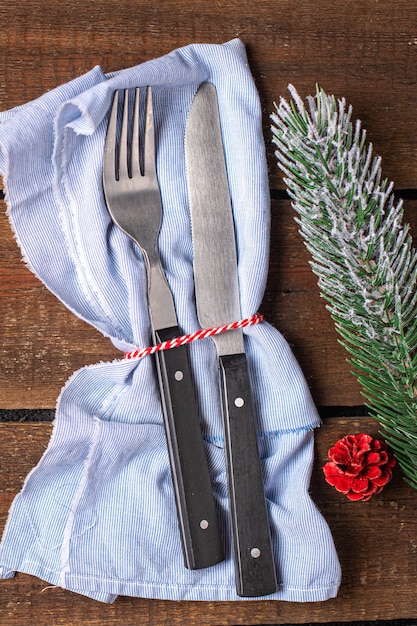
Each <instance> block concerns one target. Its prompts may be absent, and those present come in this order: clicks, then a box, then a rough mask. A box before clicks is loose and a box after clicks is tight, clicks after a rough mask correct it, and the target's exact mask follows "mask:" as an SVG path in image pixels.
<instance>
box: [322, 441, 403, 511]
mask: <svg viewBox="0 0 417 626" xmlns="http://www.w3.org/2000/svg"><path fill="white" fill-rule="evenodd" d="M328 457H329V463H326V464H325V465H324V467H323V472H324V475H325V478H326V481H327V482H328V483H329V485H332V486H333V487H335V489H336V490H337V491H339V492H340V493H343V494H345V495H346V496H347V497H348V498H349V500H362V501H364V502H365V501H366V500H369V499H370V498H371V497H372V496H373V495H375V494H377V493H379V492H380V491H382V489H383V488H384V487H385V485H386V484H387V483H388V482H389V481H390V480H391V477H392V468H393V467H394V465H395V459H394V457H393V456H392V454H391V453H390V452H389V451H388V448H387V445H386V443H385V442H384V441H380V440H379V439H374V438H373V437H371V436H370V435H367V434H365V433H362V434H360V435H347V436H346V437H343V438H342V439H339V441H337V442H336V444H335V445H334V446H333V448H330V450H329V453H328Z"/></svg>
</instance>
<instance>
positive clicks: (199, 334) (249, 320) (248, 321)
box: [124, 313, 264, 359]
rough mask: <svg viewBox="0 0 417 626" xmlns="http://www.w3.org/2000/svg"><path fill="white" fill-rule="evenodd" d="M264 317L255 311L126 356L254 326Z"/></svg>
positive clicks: (126, 357)
mask: <svg viewBox="0 0 417 626" xmlns="http://www.w3.org/2000/svg"><path fill="white" fill-rule="evenodd" d="M263 319H264V316H263V315H261V314H260V313H255V315H252V316H251V317H246V318H245V319H243V320H240V321H238V322H232V323H230V324H225V325H224V326H215V327H213V328H205V329H200V330H197V331H196V332H195V333H190V334H188V335H182V336H181V337H175V338H174V339H169V340H168V341H163V342H162V343H158V344H157V345H156V346H148V347H147V348H137V349H136V350H132V352H125V355H124V358H125V359H141V358H142V357H144V356H148V355H149V354H155V352H160V351H161V350H170V349H171V348H178V347H179V346H184V345H186V344H187V343H191V342H192V341H197V340H199V339H205V338H206V337H213V336H214V335H220V334H221V333H225V332H227V331H228V330H236V329H238V328H246V327H247V326H253V325H254V324H259V323H260V322H262V320H263Z"/></svg>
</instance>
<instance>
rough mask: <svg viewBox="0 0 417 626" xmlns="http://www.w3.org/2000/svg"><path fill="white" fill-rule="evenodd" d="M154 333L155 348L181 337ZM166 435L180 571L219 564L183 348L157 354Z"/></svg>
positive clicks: (172, 330)
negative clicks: (180, 548) (180, 552)
mask: <svg viewBox="0 0 417 626" xmlns="http://www.w3.org/2000/svg"><path fill="white" fill-rule="evenodd" d="M182 334H183V333H181V331H180V329H179V328H178V327H172V328H167V329H163V330H155V339H156V341H157V342H158V343H162V342H164V341H168V340H170V339H174V338H175V337H179V336H181V335H182ZM156 362H157V369H158V375H159V379H160V386H161V396H162V402H163V408H164V420H165V431H166V437H167V442H168V450H169V456H170V463H171V472H172V474H173V483H174V490H175V498H176V505H177V512H178V521H179V527H180V532H181V538H182V546H183V552H184V560H185V565H186V567H188V568H189V569H199V568H203V567H209V566H211V565H215V564H216V563H219V562H220V561H222V560H223V559H224V555H223V543H222V538H221V535H220V530H219V525H218V520H217V510H216V504H215V500H214V496H213V489H212V485H211V480H210V475H209V470H208V462H207V457H206V453H205V450H204V445H203V439H202V433H201V428H200V423H199V418H198V410H197V402H196V398H195V393H194V387H193V381H192V376H191V369H190V364H189V359H188V349H187V347H186V346H185V345H184V346H180V347H177V348H173V349H171V350H165V351H161V352H157V353H156Z"/></svg>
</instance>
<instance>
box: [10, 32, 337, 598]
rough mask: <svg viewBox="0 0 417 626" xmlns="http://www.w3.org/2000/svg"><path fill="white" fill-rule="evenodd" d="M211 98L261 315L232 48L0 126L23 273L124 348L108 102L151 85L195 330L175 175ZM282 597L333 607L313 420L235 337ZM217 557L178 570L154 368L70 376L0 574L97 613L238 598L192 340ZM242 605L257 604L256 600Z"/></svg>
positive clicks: (193, 55) (124, 277) (250, 92)
mask: <svg viewBox="0 0 417 626" xmlns="http://www.w3.org/2000/svg"><path fill="white" fill-rule="evenodd" d="M205 81H210V82H212V83H214V85H215V86H216V88H217V93H218V98H219V107H220V116H221V125H222V132H223V134H224V146H225V153H226V160H227V167H228V176H229V183H230V191H231V197H232V203H233V212H234V219H235V224H236V237H237V248H238V258H239V267H238V271H239V282H240V290H241V293H240V295H241V307H242V317H243V318H244V317H249V316H251V315H252V314H253V313H255V312H256V311H257V310H258V307H259V305H260V303H261V299H262V297H263V292H264V289H265V282H266V276H267V269H268V249H269V188H268V179H267V170H266V159H265V150H264V143H263V138H262V127H261V113H260V104H259V99H258V94H257V92H256V88H255V86H254V82H253V79H252V76H251V73H250V70H249V67H248V63H247V59H246V55H245V49H244V46H243V44H242V43H241V42H240V41H239V40H233V41H230V42H228V43H226V44H224V45H207V44H204V45H203V44H195V45H189V46H187V47H184V48H181V49H178V50H176V51H174V52H172V53H170V54H168V55H166V56H164V57H162V58H159V59H156V60H152V61H149V62H146V63H143V64H140V65H138V66H137V67H133V68H130V69H126V70H123V71H120V72H115V73H112V74H107V75H106V74H104V73H103V72H102V70H101V69H100V68H99V67H95V68H94V69H92V70H91V71H90V72H88V73H87V74H85V75H84V76H81V77H79V78H77V79H76V80H74V81H72V82H70V83H67V84H65V85H62V86H60V87H58V88H57V89H55V90H53V91H50V92H48V93H46V94H45V95H43V96H42V97H40V98H38V99H37V100H35V101H33V102H30V103H28V104H25V105H23V106H21V107H18V108H16V109H12V110H10V111H7V112H5V113H2V114H1V115H0V172H1V174H2V175H3V178H4V182H5V189H6V200H7V205H8V214H9V217H10V220H11V224H12V228H13V230H14V232H15V234H16V238H17V241H18V243H19V245H20V247H21V250H22V254H23V257H24V259H25V261H26V262H27V264H28V266H29V267H30V268H31V270H32V271H33V272H34V273H35V274H36V275H37V276H38V277H39V279H40V280H41V281H43V283H44V284H45V285H46V286H47V287H48V289H50V290H51V291H52V292H53V293H54V294H55V295H56V296H57V297H58V298H59V299H60V300H61V301H62V302H63V303H64V304H65V305H66V306H67V307H68V308H69V309H70V310H71V311H72V312H73V313H74V314H76V315H77V316H79V317H80V318H81V319H83V320H85V321H86V322H88V323H89V324H91V325H92V326H94V327H95V328H96V329H98V330H99V331H100V332H101V333H103V334H104V335H105V336H107V337H109V338H110V339H111V341H112V342H113V343H114V345H115V346H116V347H117V348H119V349H120V350H123V351H128V350H132V349H134V348H135V347H138V346H139V347H142V346H146V345H148V344H149V341H150V336H151V332H150V321H149V315H148V309H147V298H146V273H145V266H144V262H143V259H142V255H141V253H140V251H139V249H138V248H137V247H136V246H135V244H133V243H132V241H131V240H130V239H129V238H128V237H127V236H125V235H124V234H123V233H122V232H121V231H120V230H119V229H118V228H117V227H115V226H114V225H113V223H112V221H111V220H110V218H109V214H108V212H107V209H106V206H105V202H104V197H103V191H102V186H101V174H102V160H103V145H104V139H105V133H106V127H107V120H108V114H109V109H110V104H111V99H112V93H113V91H114V90H115V89H119V88H129V87H134V86H145V85H151V86H152V87H153V96H154V113H155V127H156V140H157V168H158V177H159V182H160V186H161V195H162V204H163V222H162V228H161V233H160V238H159V248H160V253H161V257H162V262H163V266H164V269H165V272H166V276H167V280H168V282H169V284H170V287H171V289H172V292H173V294H174V299H175V305H176V309H177V313H178V318H179V324H180V327H181V328H182V329H183V331H184V333H191V332H194V331H196V330H197V329H198V328H199V325H198V321H197V317H196V307H195V301H194V287H193V245H192V237H191V228H190V214H189V207H188V200H187V182H186V173H185V165H184V132H185V124H186V119H187V114H188V111H189V108H190V105H191V102H192V99H193V96H194V94H195V92H196V90H197V88H198V86H199V85H200V84H201V83H202V82H205ZM245 346H246V350H247V357H248V365H249V370H250V376H251V382H252V391H253V399H254V410H255V419H256V426H257V433H258V441H259V449H260V454H261V459H262V469H263V473H264V479H265V490H266V498H267V505H268V511H269V515H270V520H271V524H272V541H273V547H274V554H275V559H276V567H277V577H278V582H279V586H278V590H277V592H276V593H275V594H273V595H271V596H267V599H276V600H290V601H300V602H301V601H306V602H309V601H318V600H325V599H327V598H330V597H334V596H335V595H336V594H337V590H338V586H339V582H340V567H339V562H338V559H337V555H336V552H335V548H334V544H333V540H332V537H331V534H330V531H329V528H328V526H327V524H326V522H325V520H324V519H323V517H322V516H321V514H320V513H319V512H318V510H317V508H316V507H315V505H314V504H313V502H312V501H311V499H310V496H309V494H308V488H309V481H310V474H311V466H312V460H313V429H314V428H315V427H317V426H319V425H320V419H319V417H318V415H317V412H316V409H315V407H314V404H313V402H312V399H311V396H310V393H309V390H308V387H307V385H306V383H305V380H304V378H303V375H302V373H301V371H300V368H299V366H298V365H297V363H296V361H295V359H294V357H293V355H292V353H291V351H290V349H289V347H288V345H287V343H286V342H285V340H284V339H283V337H282V336H281V334H280V333H279V332H278V331H277V330H275V329H274V328H272V327H271V326H270V325H269V324H268V323H266V322H264V323H262V324H258V325H256V326H250V327H248V328H246V329H245ZM190 359H191V367H192V371H193V375H194V379H195V384H196V390H197V394H198V398H199V403H200V406H201V420H202V430H203V433H204V442H205V447H206V451H207V455H208V459H209V466H210V472H211V477H212V482H213V489H214V493H215V497H216V501H217V504H218V508H219V518H220V525H221V528H222V532H223V536H224V544H225V550H226V558H225V560H224V561H223V562H222V563H220V564H218V565H215V566H213V567H210V568H206V569H202V570H193V571H191V570H188V569H186V568H185V567H184V563H183V556H182V551H181V544H180V535H179V532H178V527H177V517H176V509H175V501H174V493H173V487H172V482H171V475H170V468H169V459H168V452H167V446H166V440H165V434H164V427H163V418H162V410H161V402H160V396H159V389H158V386H157V383H156V381H155V376H154V369H153V365H152V357H145V358H143V359H141V360H131V361H128V360H126V359H123V358H121V359H120V360H117V361H114V362H111V363H98V364H94V365H90V366H87V367H85V368H83V369H81V370H79V371H78V372H76V373H75V374H74V375H73V376H72V377H71V378H70V380H69V381H68V382H67V384H66V386H65V387H64V389H63V390H62V392H61V395H60V397H59V400H58V403H57V409H56V418H55V421H54V428H53V433H52V437H51V440H50V443H49V445H48V448H47V450H46V452H45V453H44V455H43V457H42V458H41V460H40V462H39V464H38V465H37V466H36V467H35V468H34V469H33V470H32V471H31V472H30V474H29V475H28V477H27V478H26V480H25V483H24V486H23V488H22V491H21V492H20V493H19V494H18V495H17V497H16V498H15V500H14V503H13V505H12V508H11V511H10V514H9V518H8V521H7V525H6V529H5V532H4V535H3V539H2V543H1V547H0V576H1V577H3V578H10V577H12V576H13V575H14V573H15V572H16V571H20V572H26V573H28V574H32V575H35V576H38V577H39V578H41V579H43V580H45V581H48V582H49V583H51V584H52V585H57V586H61V587H64V588H66V589H70V590H73V591H75V592H78V593H80V594H84V595H86V596H90V597H91V598H95V599H97V600H100V601H103V602H112V601H114V600H115V598H116V597H117V595H118V594H121V595H128V596H143V597H151V598H162V599H171V600H238V599H239V600H240V599H241V598H239V596H237V595H236V591H235V579H234V568H233V558H232V555H231V546H230V524H229V517H228V500H227V486H226V471H225V457H224V449H223V433H222V420H221V406H220V399H219V394H218V386H217V361H216V353H215V348H214V345H213V342H212V341H211V340H210V339H204V340H202V341H198V342H194V343H193V344H191V345H190ZM252 599H253V598H252Z"/></svg>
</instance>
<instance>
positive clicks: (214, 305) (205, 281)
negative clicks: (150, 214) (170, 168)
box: [185, 83, 277, 597]
mask: <svg viewBox="0 0 417 626" xmlns="http://www.w3.org/2000/svg"><path fill="white" fill-rule="evenodd" d="M185 159H186V169H187V181H188V194H189V202H190V212H191V224H192V233H193V245H194V280H195V296H196V306H197V315H198V319H199V323H200V325H201V327H202V328H210V327H213V326H221V325H223V324H227V323H230V322H234V321H238V320H240V319H241V312H240V296H239V284H238V273H237V254H236V241H235V231H234V222H233V214H232V207H231V199H230V192H229V185H228V180H227V173H226V165H225V158H224V149H223V142H222V135H221V127H220V119H219V111H218V102H217V94H216V90H215V87H214V86H213V85H212V84H211V83H203V84H202V85H201V86H200V87H199V89H198V91H197V93H196V95H195V97H194V99H193V102H192V105H191V109H190V113H189V116H188V120H187V126H186V134H185ZM212 339H213V341H214V343H215V345H216V349H217V355H218V362H219V381H220V393H221V398H222V408H223V411H222V413H223V427H224V437H225V446H226V464H227V476H228V491H229V508H230V519H231V526H232V545H233V556H234V563H235V576H236V590H237V593H238V595H240V596H251V597H254V596H264V595H269V594H271V593H274V592H275V591H276V589H277V583H276V573H275V564H274V559H273V554H272V547H271V538H270V527H269V520H268V513H267V508H266V503H265V495H264V487H263V480H262V472H261V464H260V459H259V451H258V445H257V439H256V431H255V424H254V419H253V409H252V400H251V392H250V381H249V375H248V369H247V362H246V355H245V348H244V342H243V333H242V330H241V329H236V330H232V331H228V332H226V333H223V334H220V335H217V336H214V337H212Z"/></svg>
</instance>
